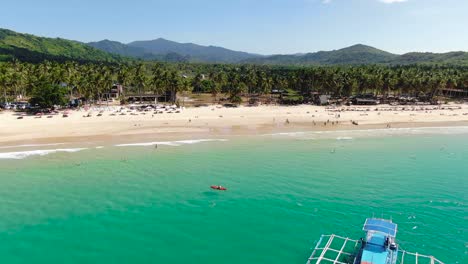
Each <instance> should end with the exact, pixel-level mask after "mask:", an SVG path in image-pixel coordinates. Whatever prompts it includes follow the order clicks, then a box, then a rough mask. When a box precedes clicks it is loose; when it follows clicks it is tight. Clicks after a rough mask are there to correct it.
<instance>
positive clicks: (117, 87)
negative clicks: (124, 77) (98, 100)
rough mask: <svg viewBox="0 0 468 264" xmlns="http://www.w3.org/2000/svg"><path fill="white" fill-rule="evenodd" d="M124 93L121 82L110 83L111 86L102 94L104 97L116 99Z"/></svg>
mask: <svg viewBox="0 0 468 264" xmlns="http://www.w3.org/2000/svg"><path fill="white" fill-rule="evenodd" d="M123 93H124V88H123V85H121V84H114V85H112V87H111V88H110V90H109V91H108V92H107V93H104V94H103V97H104V98H106V99H108V100H109V99H111V100H113V99H117V98H119V97H120V96H121V95H123Z"/></svg>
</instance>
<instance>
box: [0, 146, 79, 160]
mask: <svg viewBox="0 0 468 264" xmlns="http://www.w3.org/2000/svg"><path fill="white" fill-rule="evenodd" d="M85 149H86V148H71V149H44V150H29V151H18V152H4V153H0V159H24V158H27V157H30V156H45V155H48V154H52V153H57V152H68V153H73V152H78V151H81V150H85Z"/></svg>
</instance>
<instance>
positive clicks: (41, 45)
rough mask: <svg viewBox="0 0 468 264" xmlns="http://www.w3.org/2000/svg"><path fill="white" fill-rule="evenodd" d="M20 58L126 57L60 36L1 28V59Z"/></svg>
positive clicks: (85, 59)
mask: <svg viewBox="0 0 468 264" xmlns="http://www.w3.org/2000/svg"><path fill="white" fill-rule="evenodd" d="M13 59H18V60H20V61H27V62H42V61H44V60H51V61H60V62H65V61H68V60H74V61H79V62H91V61H102V62H118V61H124V60H126V59H124V58H122V57H120V56H118V55H115V54H110V53H107V52H104V51H101V50H98V49H95V48H92V47H90V46H88V45H85V44H82V43H79V42H76V41H71V40H66V39H60V38H42V37H37V36H33V35H29V34H20V33H16V32H14V31H11V30H7V29H0V61H11V60H13Z"/></svg>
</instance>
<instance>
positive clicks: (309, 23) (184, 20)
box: [0, 0, 468, 54]
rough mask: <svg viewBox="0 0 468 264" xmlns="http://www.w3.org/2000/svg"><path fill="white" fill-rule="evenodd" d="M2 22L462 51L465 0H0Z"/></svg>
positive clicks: (55, 32)
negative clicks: (0, 0)
mask: <svg viewBox="0 0 468 264" xmlns="http://www.w3.org/2000/svg"><path fill="white" fill-rule="evenodd" d="M1 9H2V11H1V15H0V27H2V28H8V29H12V30H15V31H19V32H24V33H31V34H35V35H40V36H47V37H62V38H67V39H74V40H79V41H84V42H88V41H98V40H102V39H111V40H117V41H121V42H124V43H127V42H130V41H133V40H148V39H155V38H158V37H163V38H166V39H170V40H174V41H179V42H193V43H197V44H202V45H216V46H223V47H226V48H230V49H234V50H242V51H248V52H255V53H260V54H279V53H283V54H284V53H299V52H314V51H319V50H332V49H339V48H343V47H346V46H350V45H353V44H357V43H362V44H367V45H371V46H374V47H377V48H380V49H384V50H387V51H390V52H394V53H405V52H409V51H432V52H445V51H452V50H464V51H468V0H131V1H128V0H126V1H124V0H112V1H110V0H47V1H46V0H2V3H1Z"/></svg>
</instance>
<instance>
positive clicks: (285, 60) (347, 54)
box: [242, 44, 468, 65]
mask: <svg viewBox="0 0 468 264" xmlns="http://www.w3.org/2000/svg"><path fill="white" fill-rule="evenodd" d="M242 62H243V63H249V64H264V65H364V64H383V65H407V64H450V65H468V53H467V52H461V51H459V52H449V53H418V52H413V53H407V54H403V55H397V54H392V53H389V52H386V51H383V50H379V49H376V48H373V47H370V46H366V45H362V44H358V45H354V46H351V47H348V48H344V49H340V50H333V51H319V52H315V53H307V54H300V55H273V56H266V57H261V58H253V59H248V60H244V61H242Z"/></svg>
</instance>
